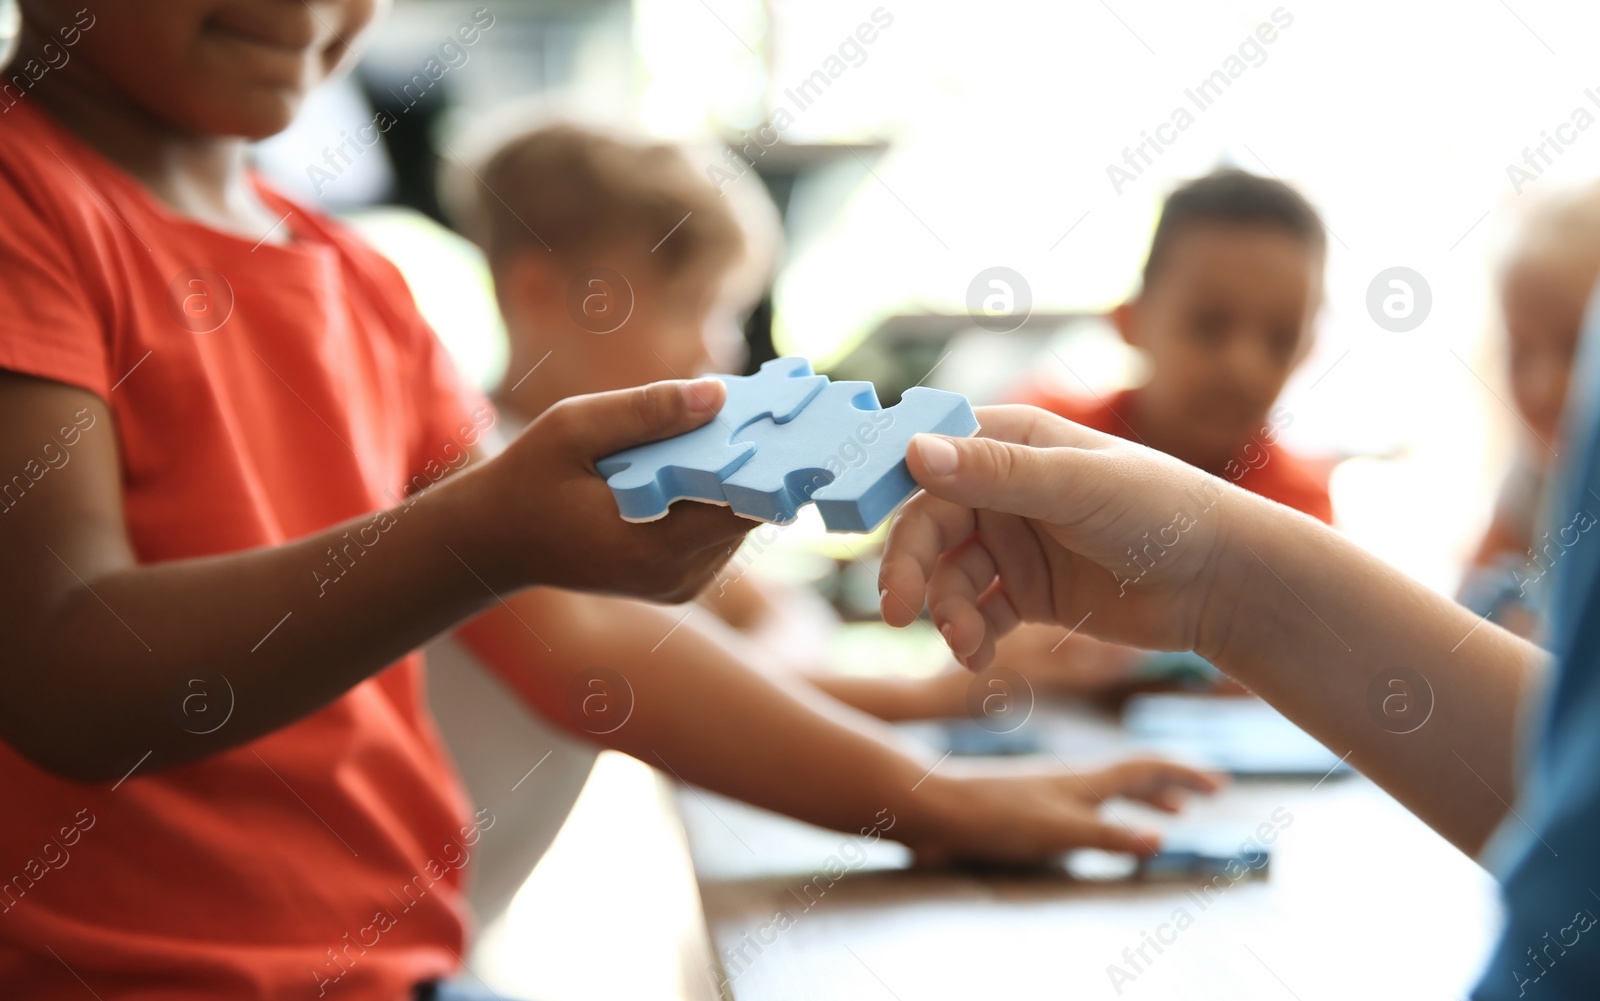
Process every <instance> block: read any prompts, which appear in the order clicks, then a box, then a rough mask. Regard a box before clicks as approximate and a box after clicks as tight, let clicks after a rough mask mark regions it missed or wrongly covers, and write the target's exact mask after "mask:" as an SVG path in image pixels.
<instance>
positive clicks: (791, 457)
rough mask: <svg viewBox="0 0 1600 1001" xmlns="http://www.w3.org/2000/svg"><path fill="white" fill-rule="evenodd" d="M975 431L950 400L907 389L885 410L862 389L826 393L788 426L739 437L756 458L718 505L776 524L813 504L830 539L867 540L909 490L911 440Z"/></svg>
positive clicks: (758, 428)
mask: <svg viewBox="0 0 1600 1001" xmlns="http://www.w3.org/2000/svg"><path fill="white" fill-rule="evenodd" d="M977 430H978V420H977V418H976V417H975V416H974V415H973V413H972V407H971V405H969V404H968V403H967V399H966V397H964V396H961V395H960V394H959V393H946V392H942V391H940V390H937V389H924V388H922V387H916V388H913V389H908V390H907V391H906V393H905V396H903V397H902V398H901V400H900V402H899V403H897V404H895V405H894V406H893V407H890V408H888V409H887V410H885V409H882V408H880V407H879V405H878V394H877V392H876V391H875V390H874V389H873V387H872V383H870V382H834V383H829V384H828V386H827V388H825V389H824V390H823V391H822V392H821V393H819V394H817V397H816V398H815V399H813V400H812V401H811V402H810V403H808V404H806V406H805V409H803V410H801V411H800V413H799V414H798V415H797V416H796V417H794V418H793V419H792V420H790V421H789V422H788V423H786V424H781V425H780V424H777V423H774V422H772V421H758V422H756V423H754V424H751V425H750V426H749V427H747V428H745V429H744V431H742V432H741V433H740V434H739V436H738V438H737V439H736V440H740V441H748V442H750V443H751V444H753V445H754V446H755V455H753V456H751V457H750V458H749V459H748V460H747V461H746V462H744V463H743V464H741V465H740V466H739V468H738V469H736V470H735V471H734V472H733V473H732V474H731V475H730V476H728V478H727V479H725V480H724V481H723V483H722V491H723V496H724V497H726V498H727V500H728V503H729V504H731V505H732V506H733V510H734V511H735V512H737V513H739V514H742V515H744V516H746V517H749V518H758V519H760V520H762V521H772V522H777V523H779V524H786V523H788V522H791V521H793V520H794V519H795V518H796V517H797V516H798V514H799V510H800V507H801V506H802V505H804V504H806V503H807V502H815V503H816V505H817V511H818V513H819V514H821V515H822V523H823V524H824V525H826V526H827V527H828V530H829V531H830V532H869V531H871V530H872V529H873V528H876V527H877V525H878V523H879V522H881V521H883V519H884V518H886V517H888V516H889V512H891V511H893V510H894V509H895V508H896V507H897V506H899V504H900V502H901V501H903V500H905V499H906V498H907V497H909V496H911V494H912V493H913V492H915V490H916V489H917V484H916V481H915V480H913V479H912V478H911V471H910V470H909V469H907V468H906V447H907V446H908V445H910V443H911V436H912V435H915V434H919V433H922V432H932V433H934V434H945V435H953V436H956V437H965V436H966V435H970V434H972V433H973V432H975V431H977Z"/></svg>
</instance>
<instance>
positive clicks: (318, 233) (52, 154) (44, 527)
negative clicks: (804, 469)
mask: <svg viewBox="0 0 1600 1001" xmlns="http://www.w3.org/2000/svg"><path fill="white" fill-rule="evenodd" d="M373 7H374V5H373V4H371V3H368V2H349V3H343V4H337V3H317V4H316V5H315V7H313V6H312V5H306V4H292V3H289V4H285V3H279V2H273V3H261V2H243V0H240V2H234V0H228V2H223V0H216V2H203V0H202V2H194V3H183V4H154V5H151V4H143V3H134V2H131V0H110V2H106V3H101V4H97V5H95V6H94V7H93V9H92V10H77V9H75V8H74V7H73V6H70V5H66V4H61V3H52V2H45V0H38V2H24V3H22V4H21V8H22V27H21V34H20V36H19V38H18V42H17V46H18V47H17V52H16V54H15V57H14V58H13V60H12V62H11V65H10V67H9V68H8V70H7V73H6V86H5V87H4V88H3V89H0V317H4V320H3V321H0V563H3V565H4V566H5V567H6V570H7V572H6V574H5V575H4V578H3V582H0V627H3V632H4V634H5V636H6V639H7V655H6V657H5V666H4V668H3V669H0V737H3V738H4V740H3V742H0V786H3V787H4V788H5V790H6V793H7V803H8V806H7V809H6V820H5V823H4V824H0V983H3V984H4V985H5V987H4V991H3V993H4V994H5V995H6V996H7V997H30V998H46V997H48V998H58V997H69V996H74V995H77V994H80V993H83V992H84V990H85V987H87V988H88V989H89V990H90V991H93V992H94V993H95V994H96V995H97V996H99V997H101V998H104V999H106V1001H110V999H112V998H116V999H124V1001H132V999H151V1001H154V999H161V1001H172V999H186V998H195V999H200V998H207V999H211V998H223V997H226V998H266V997H315V996H318V995H320V994H322V993H324V992H326V991H328V990H330V989H331V988H332V987H333V986H334V985H338V986H340V987H342V988H343V989H344V991H345V994H344V996H346V997H350V998H382V999H388V1001H395V999H400V998H404V997H410V996H411V994H412V992H413V991H414V990H415V988H416V986H417V985H418V984H421V983H424V982H427V981H431V980H434V979H437V978H441V977H444V976H446V975H448V974H449V973H450V972H451V971H452V970H454V969H455V968H456V967H457V965H458V962H459V960H458V953H459V952H460V951H461V948H462V941H463V934H464V912H463V908H462V905H461V900H460V882H461V870H462V868H463V867H464V866H465V865H466V862H467V859H468V857H469V856H470V855H471V854H472V852H473V851H474V847H473V846H474V845H475V844H476V843H477V842H478V840H479V839H480V838H481V837H484V836H485V832H486V831H488V830H489V829H490V828H492V825H493V818H492V815H490V814H488V813H487V812H480V813H478V814H473V813H472V812H471V811H470V810H469V809H468V808H467V807H466V805H465V802H464V800H463V798H462V797H461V795H460V793H459V791H458V786H457V783H456V781H455V779H454V776H453V774H452V770H451V768H450V766H449V765H448V763H447V761H446V759H445V758H444V756H443V755H442V753H441V750H440V747H439V745H438V742H437V741H436V739H435V735H434V731H433V728H432V725H431V723H430V722H429V720H428V718H427V716H426V714H425V712H424V710H423V708H422V704H421V702H420V699H419V685H420V675H419V670H420V657H419V655H417V654H415V653H413V652H411V651H413V650H414V648H415V647H416V646H417V645H418V644H419V643H420V642H421V641H422V640H424V639H426V638H427V637H429V636H431V635H433V634H434V633H437V632H439V631H441V630H442V629H444V628H446V627H448V626H450V625H452V624H453V623H455V622H457V621H459V620H461V619H462V618H465V617H467V616H469V615H472V614H475V613H478V612H480V611H482V610H484V609H488V608H491V607H500V605H501V603H502V602H501V596H503V595H509V594H511V593H512V592H514V591H516V590H518V589H520V588H524V587H526V586H528V585H530V584H550V585H558V586H572V587H583V588H591V589H599V590H610V591H616V592H625V593H630V594H635V595H642V596H647V597H653V598H657V599H679V600H681V599H682V598H685V597H688V596H689V595H691V594H693V593H695V592H697V591H698V590H699V589H700V588H701V587H703V586H704V585H705V584H706V583H707V582H708V581H709V580H710V579H711V573H712V570H713V568H714V567H716V566H717V565H719V564H720V562H721V561H722V560H723V559H724V558H725V556H726V552H727V549H728V547H729V546H730V545H732V544H733V543H734V542H735V541H736V540H737V539H738V538H739V537H740V536H741V535H742V533H743V531H744V530H745V529H746V528H748V527H749V524H750V523H749V522H745V521H743V520H741V519H738V518H736V517H733V516H732V515H730V514H728V513H727V512H726V511H723V510H721V509H718V508H714V507H710V506H706V505H687V506H685V509H684V510H682V511H674V513H673V514H672V516H671V517H669V518H668V519H666V520H665V521H662V522H659V523H656V524H652V525H629V524H627V523H626V522H623V521H622V520H621V519H619V518H618V517H617V516H616V507H615V504H614V502H613V501H612V499H611V497H610V493H609V491H608V489H607V488H606V485H605V484H604V482H603V481H601V480H600V479H599V478H598V477H597V476H595V475H594V472H593V467H592V462H593V460H594V458H595V457H598V456H603V455H606V454H609V453H610V452H613V451H615V450H617V449H618V448H619V447H622V446H624V445H630V444H633V443H637V442H642V441H647V440H653V439H657V438H661V437H666V436H669V435H672V434H676V433H680V432H682V431H684V430H687V429H689V428H691V427H695V426H698V425H700V424H702V423H704V422H705V421H707V420H709V419H711V416H712V411H713V410H714V409H715V408H716V407H717V406H719V405H720V403H721V400H722V396H721V390H720V389H719V388H717V385H716V384H715V383H660V384H656V385H654V386H651V387H646V388H644V389H638V390H630V391H627V392H622V393H613V394H604V395H600V396H592V397H586V398H580V399H576V400H573V401H569V403H568V404H564V405H563V406H562V407H558V408H555V409H554V410H552V411H551V412H550V413H548V414H546V415H544V416H543V417H542V418H541V420H539V421H537V422H535V423H534V425H533V426H532V427H531V428H530V429H529V430H528V432H527V433H526V434H524V435H522V436H521V437H520V438H519V439H518V440H517V441H516V442H515V443H513V444H512V445H511V446H510V447H509V448H508V449H507V450H506V451H505V452H504V453H503V454H502V455H500V456H499V457H496V458H494V459H492V460H486V461H483V462H481V463H478V464H476V465H474V466H473V468H470V469H468V470H467V471H466V472H463V473H461V474H459V475H452V476H449V477H448V478H446V477H447V474H450V473H452V472H454V470H456V469H458V468H461V467H464V466H467V465H468V464H469V462H470V461H471V459H472V456H473V455H474V453H475V452H477V451H478V450H479V449H480V444H481V440H482V439H483V436H484V435H485V433H486V432H487V431H488V430H489V428H490V427H491V425H493V423H494V421H495V415H494V412H493V410H492V409H490V408H489V407H488V406H487V405H486V403H485V402H484V401H483V400H482V399H481V398H480V397H479V396H478V395H477V394H476V393H474V392H472V391H470V390H468V389H466V388H465V387H464V386H463V385H462V384H461V383H460V382H459V381H458V379H457V378H456V375H455V373H454V371H453V370H452V369H451V367H450V365H449V363H448V361H447V360H446V358H445V356H444V354H443V352H442V351H441V350H440V348H439V347H438V345H437V343H436V342H435V340H434V338H433V337H432V335H431V333H430V331H429V330H428V329H427V327H426V325H425V324H424V323H423V321H422V319H421V318H420V316H419V315H418V313H417V312H416V310H415V308H414V307H413V305H412V301H411V296H410V294H409V293H408V291H407V289H406V287H405V285H404V283H403V282H402V280H401V279H400V277H399V275H398V273H397V272H396V271H395V270H394V269H393V268H392V267H391V266H389V265H388V264H387V263H385V262H384V261H383V260H382V259H380V258H379V257H378V256H377V255H376V254H374V253H373V252H372V251H370V250H368V249H366V248H365V247H364V246H362V245H361V244H360V243H359V242H357V241H356V240H355V239H353V238H352V237H351V236H350V235H348V234H347V233H346V232H345V231H344V230H343V229H341V228H340V227H338V226H336V225H334V224H333V223H331V222H330V221H328V220H326V219H323V218H320V217H318V216H317V215H316V214H315V213H312V212H308V211H306V210H304V209H302V208H300V207H299V206H296V205H294V204H291V203H289V202H286V201H284V200H282V199H281V198H279V197H277V196H276V195H274V194H273V193H272V192H270V191H268V190H266V189H265V188H263V187H261V186H259V185H257V184H256V183H255V182H254V180H253V178H252V177H251V175H250V174H249V172H248V170H247V169H246V147H247V142H248V141H249V140H250V139H252V138H259V137H261V136H265V135H268V134H270V133H272V132H275V131H278V130H279V129H281V128H283V127H284V126H285V125H286V124H287V123H288V122H289V120H290V119H291V117H292V116H293V114H294V112H295V110H296V107H297V106H298V104H299V102H300V100H301V98H302V97H303V96H304V94H305V92H306V91H307V89H308V88H309V87H310V86H312V85H313V84H315V83H316V82H318V81H319V80H321V79H322V78H324V77H326V76H327V75H329V74H330V73H332V72H333V71H334V70H335V69H336V68H337V67H338V66H339V65H340V64H342V63H343V62H344V61H345V60H346V59H347V58H348V57H349V56H350V54H351V53H350V50H349V48H348V45H349V43H351V42H353V41H354V40H355V39H357V38H358V37H359V36H360V34H361V32H362V30H363V29H364V27H365V26H366V24H367V22H368V21H369V19H370V18H371V16H372V13H373ZM513 625H514V624H513ZM386 668H387V669H386ZM488 836H491V837H492V836H493V835H492V834H490V835H488Z"/></svg>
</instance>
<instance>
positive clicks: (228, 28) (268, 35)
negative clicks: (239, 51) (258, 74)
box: [202, 17, 320, 56]
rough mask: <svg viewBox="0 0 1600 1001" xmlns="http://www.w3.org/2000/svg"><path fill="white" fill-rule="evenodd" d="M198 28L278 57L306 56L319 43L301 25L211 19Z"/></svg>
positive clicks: (314, 34) (314, 33) (309, 28)
mask: <svg viewBox="0 0 1600 1001" xmlns="http://www.w3.org/2000/svg"><path fill="white" fill-rule="evenodd" d="M202 28H203V29H204V30H205V31H206V32H207V33H209V34H211V35H213V36H215V37H217V38H219V39H221V40H225V41H229V42H234V43H238V44H242V45H248V46H252V47H255V48H259V49H268V50H270V51H273V52H276V53H279V54H282V55H295V56H299V55H306V54H309V53H310V52H312V51H313V50H314V49H316V47H317V45H318V44H319V41H320V40H319V38H318V37H317V31H316V30H315V27H314V26H311V25H307V24H303V23H302V24H284V25H281V26H280V25H273V26H271V27H267V26H263V25H256V24H247V23H241V22H238V21H230V20H228V19H226V18H223V17H211V18H208V19H207V20H206V21H205V22H204V23H203V25H202Z"/></svg>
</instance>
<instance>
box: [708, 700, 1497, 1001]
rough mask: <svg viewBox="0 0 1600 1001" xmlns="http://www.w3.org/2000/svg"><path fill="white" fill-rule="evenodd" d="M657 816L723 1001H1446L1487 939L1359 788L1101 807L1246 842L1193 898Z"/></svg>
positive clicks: (1458, 872)
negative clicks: (1254, 869) (673, 838)
mask: <svg viewBox="0 0 1600 1001" xmlns="http://www.w3.org/2000/svg"><path fill="white" fill-rule="evenodd" d="M1043 725H1044V726H1045V727H1046V732H1047V733H1048V735H1049V736H1048V738H1047V741H1046V746H1047V747H1048V748H1049V750H1051V751H1052V752H1054V753H1056V754H1058V755H1059V756H1060V757H1061V758H1062V759H1063V760H1065V761H1067V762H1069V763H1072V764H1073V765H1074V766H1076V765H1077V764H1078V763H1079V762H1080V761H1083V760H1084V759H1085V758H1095V757H1098V758H1101V759H1103V758H1104V756H1105V754H1106V753H1107V752H1108V751H1109V750H1111V749H1113V748H1115V747H1117V746H1119V744H1121V743H1122V742H1123V741H1122V738H1121V737H1119V736H1118V733H1119V731H1117V730H1116V729H1115V728H1114V727H1110V726H1108V725H1104V724H1101V725H1096V724H1093V723H1085V721H1084V720H1083V719H1081V718H1078V717H1071V716H1065V717H1060V718H1051V719H1050V720H1049V721H1048V722H1046V723H1045V724H1043ZM678 803H679V807H680V811H681V813H682V816H683V821H684V826H685V828H686V830H687V832H688V835H689V845H690V849H691V853H692V856H693V859H694V865H695V873H696V878H697V881H698V883H699V888H700V896H701V900H702V903H703V906H704V910H705V916H706V922H707V925H708V927H709V930H710V932H711V937H712V940H713V942H714V944H715V946H716V950H717V953H718V956H719V957H720V960H721V966H722V971H721V978H722V980H723V982H724V987H725V991H726V992H727V993H728V994H729V995H731V996H732V997H733V998H736V999H737V1001H778V999H782V1001H790V999H794V1001H800V999H808V1001H809V999H824V998H825V999H829V1001H850V999H861V1001H936V999H945V998H950V999H956V998H960V999H963V1001H970V999H973V998H985V999H988V998H1059V999H1077V998H1119V997H1122V998H1180V997H1181V998H1200V999H1206V998H1217V999H1228V1001H1249V999H1257V998H1259V999H1264V1001H1265V999H1271V1001H1313V999H1318V998H1329V999H1331V998H1341V999H1344V998H1352V997H1382V998H1389V997H1392V998H1407V999H1427V998H1449V999H1462V998H1465V997H1466V996H1467V994H1468V991H1469V990H1470V987H1471V985H1472V984H1473V983H1474V982H1475V980H1476V977H1477V974H1478V972H1479V970H1480V969H1481V966H1482V964H1483V962H1484V961H1485V958H1486V956H1487V953H1488V950H1489V948H1490V946H1491V945H1492V943H1493V940H1494V936H1495V934H1496V932H1497V929H1498V926H1499V920H1500V918H1499V910H1498V903H1497V897H1496V891H1495V886H1494V882H1493V880H1492V879H1491V878H1490V877H1489V876H1488V875H1487V874H1486V873H1485V872H1484V871H1483V870H1482V869H1480V868H1479V867H1478V866H1477V864H1476V863H1474V862H1473V861H1472V860H1470V859H1468V858H1467V857H1466V856H1464V855H1462V854H1461V853H1460V852H1458V851H1457V850H1456V849H1454V848H1453V847H1451V846H1450V845H1449V844H1448V843H1446V842H1445V841H1444V840H1442V839H1441V838H1440V837H1439V836H1438V835H1436V834H1434V833H1433V832H1432V831H1431V830H1429V829H1428V828H1427V827H1426V826H1424V825H1423V824H1422V823H1421V822H1420V821H1418V820H1416V819H1415V818H1414V817H1412V816H1411V815H1410V814H1409V813H1408V812H1407V811H1406V810H1404V809H1403V808H1402V807H1401V806H1399V804H1397V803H1395V802H1394V801H1393V800H1392V799H1390V798H1389V797H1388V796H1387V795H1386V794H1385V793H1384V792H1382V790H1380V789H1378V788H1377V787H1375V786H1373V785H1372V784H1371V783H1369V782H1367V781H1366V780H1365V779H1363V778H1361V777H1359V776H1356V777H1334V778H1330V779H1327V780H1325V781H1321V782H1320V783H1319V782H1317V781H1316V780H1313V779H1306V780H1304V781H1294V782H1285V781H1270V782H1262V781H1249V782H1238V783H1234V784H1233V785H1232V786H1230V787H1229V788H1228V789H1227V790H1225V791H1224V792H1222V793H1220V794H1219V795H1217V796H1216V797H1213V798H1211V799H1210V800H1207V801H1202V802H1198V803H1196V804H1195V805H1194V806H1193V807H1191V808H1190V809H1189V810H1188V811H1186V812H1185V815H1184V817H1183V818H1182V819H1181V820H1179V821H1177V822H1170V821H1162V820H1161V819H1159V818H1160V815H1158V814H1154V813H1152V812H1151V811H1148V810H1145V809H1142V808H1140V807H1137V806H1134V805H1131V804H1113V806H1114V809H1115V811H1116V814H1117V816H1119V817H1121V818H1123V819H1125V820H1127V821H1129V822H1131V823H1135V824H1144V823H1151V822H1153V823H1155V824H1156V825H1158V826H1159V825H1162V824H1163V823H1165V824H1166V825H1167V826H1168V830H1169V831H1171V832H1177V831H1179V830H1181V829H1184V828H1187V829H1190V830H1201V829H1204V830H1210V831H1216V830H1219V829H1221V830H1234V831H1237V832H1238V835H1239V837H1238V838H1237V839H1236V840H1239V841H1242V840H1243V839H1244V838H1246V837H1248V836H1250V834H1251V832H1254V831H1257V830H1259V829H1261V827H1262V825H1267V829H1269V830H1270V831H1271V832H1272V837H1273V839H1274V843H1273V844H1272V845H1271V849H1270V850H1271V852H1272V859H1271V862H1270V865H1269V867H1268V869H1267V873H1266V875H1265V876H1264V877H1263V878H1258V879H1241V880H1239V881H1236V882H1235V881H1230V880H1228V879H1226V878H1221V879H1219V881H1218V882H1216V883H1215V884H1213V885H1212V886H1211V888H1210V889H1209V890H1208V889H1207V888H1206V887H1205V885H1204V884H1203V883H1201V882H1199V881H1196V880H1180V881H1175V882H1141V881H1138V880H1136V879H1132V878H1128V877H1126V876H1122V877H1116V876H1114V875H1112V874H1109V873H1107V872H1099V873H1098V878H1075V877H1074V876H1072V875H1069V874H1068V873H1067V872H1065V871H1054V872H1052V871H1039V872H1027V873H993V872H988V873H983V872H971V871H945V872H934V871H918V870H913V869H910V868H909V863H910V859H909V856H908V853H907V852H906V850H905V849H904V848H903V847H901V846H900V845H897V844H894V843H892V842H890V841H888V840H880V841H876V842H868V841H867V840H866V839H863V838H859V837H854V838H853V837H849V836H846V835H843V834H839V833H836V832H832V831H826V830H822V829H820V828H815V827H810V826H808V825H805V824H801V823H798V822H796V821H792V820H789V819H787V818H784V817H780V816H778V815H776V814H772V813H768V812H765V811H762V810H759V809H756V808H753V807H749V806H746V805H744V804H741V803H738V802H735V801H732V800H728V799H725V798H722V797H718V796H715V795H713V794H710V793H707V792H704V791H701V790H695V789H685V790H683V791H682V792H680V794H679V797H678ZM890 836H891V837H892V834H891V835H890ZM1093 861H1094V860H1093V859H1092V858H1088V859H1086V858H1084V857H1081V856H1080V857H1078V858H1077V859H1076V862H1078V863H1080V864H1079V865H1075V866H1074V870H1075V871H1079V870H1082V869H1084V868H1085V866H1086V865H1087V864H1088V863H1092V862H1093ZM1088 868H1090V869H1094V868H1095V867H1093V866H1088ZM1080 875H1081V872H1080Z"/></svg>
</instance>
